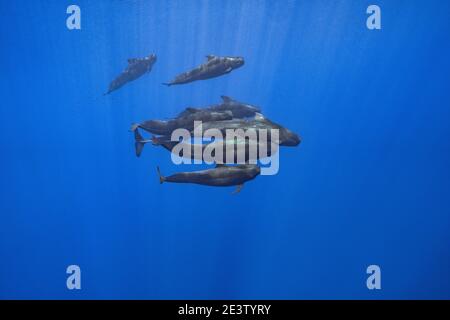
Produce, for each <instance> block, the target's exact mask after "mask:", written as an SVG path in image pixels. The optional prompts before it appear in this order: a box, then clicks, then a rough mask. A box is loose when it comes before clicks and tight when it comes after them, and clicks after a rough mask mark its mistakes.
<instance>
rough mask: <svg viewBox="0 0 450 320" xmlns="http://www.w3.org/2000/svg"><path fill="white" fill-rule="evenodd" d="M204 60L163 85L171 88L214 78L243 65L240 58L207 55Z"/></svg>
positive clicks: (242, 59)
mask: <svg viewBox="0 0 450 320" xmlns="http://www.w3.org/2000/svg"><path fill="white" fill-rule="evenodd" d="M206 58H207V61H206V62H205V63H203V64H201V65H200V66H198V67H197V68H195V69H193V70H191V71H187V72H183V73H181V74H179V75H178V76H176V77H175V79H174V80H172V81H170V82H168V83H163V84H164V85H166V86H172V85H176V84H184V83H189V82H193V81H197V80H206V79H211V78H216V77H220V76H222V75H224V74H227V73H230V72H231V71H233V70H234V69H237V68H239V67H241V66H242V65H244V58H242V57H218V56H214V55H208V56H206Z"/></svg>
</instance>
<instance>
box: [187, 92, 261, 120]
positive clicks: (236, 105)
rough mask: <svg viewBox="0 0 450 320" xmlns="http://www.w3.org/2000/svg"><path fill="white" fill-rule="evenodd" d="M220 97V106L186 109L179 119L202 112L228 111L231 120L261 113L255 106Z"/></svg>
mask: <svg viewBox="0 0 450 320" xmlns="http://www.w3.org/2000/svg"><path fill="white" fill-rule="evenodd" d="M220 97H221V98H222V103H220V104H215V105H211V106H208V107H205V108H186V109H185V110H184V111H183V112H181V113H180V114H179V117H180V116H183V115H186V114H192V113H195V112H201V111H204V110H208V111H216V112H224V111H230V112H231V113H232V114H233V118H235V119H242V118H248V117H254V116H255V115H256V114H259V113H261V109H260V108H259V107H257V106H253V105H251V104H248V103H243V102H240V101H237V100H235V99H232V98H230V97H227V96H220Z"/></svg>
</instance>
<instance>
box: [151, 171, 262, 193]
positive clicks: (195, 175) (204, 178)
mask: <svg viewBox="0 0 450 320" xmlns="http://www.w3.org/2000/svg"><path fill="white" fill-rule="evenodd" d="M157 170H158V175H159V182H160V183H163V182H174V183H194V184H201V185H206V186H214V187H228V186H237V189H236V191H235V193H237V192H239V191H241V189H242V186H243V185H244V183H245V182H247V181H250V180H253V179H254V178H256V177H257V176H258V175H259V174H260V173H261V169H260V168H259V167H258V166H257V165H255V164H241V165H237V166H227V165H223V164H218V165H216V167H215V168H213V169H207V170H200V171H193V172H179V173H175V174H173V175H171V176H168V177H165V176H163V175H162V174H161V171H160V170H159V167H157Z"/></svg>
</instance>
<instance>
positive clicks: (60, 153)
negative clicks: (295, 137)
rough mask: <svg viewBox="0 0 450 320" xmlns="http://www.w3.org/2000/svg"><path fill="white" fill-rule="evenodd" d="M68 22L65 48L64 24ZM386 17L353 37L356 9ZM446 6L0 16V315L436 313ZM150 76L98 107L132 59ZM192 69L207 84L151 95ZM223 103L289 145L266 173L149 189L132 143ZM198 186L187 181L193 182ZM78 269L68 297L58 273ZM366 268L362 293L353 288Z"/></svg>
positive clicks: (449, 282) (449, 294) (147, 162)
mask: <svg viewBox="0 0 450 320" xmlns="http://www.w3.org/2000/svg"><path fill="white" fill-rule="evenodd" d="M71 4H76V5H78V6H79V7H80V8H81V30H68V29H67V28H66V19H67V17H68V15H67V14H66V8H67V7H68V6H69V5H71ZM371 4H377V5H379V6H380V8H381V10H382V29H381V30H368V29H367V27H366V19H367V17H368V15H367V14H366V9H367V7H368V6H369V5H371ZM449 13H450V3H449V2H448V1H444V0H442V1H430V0H428V1H425V0H423V1H422V0H415V1H400V0H397V1H385V0H377V1H365V0H361V1H350V0H346V1H344V0H341V1H326V0H322V1H318V0H314V1H309V0H308V1H306V0H305V1H301V0H295V1H294V0H279V1H271V0H270V1H269V0H267V1H263V0H259V1H256V0H245V1H233V0H228V1H225V0H220V1H219V0H215V1H211V0H202V1H201V0H189V1H181V0H180V1H174V0H170V1H156V0H155V1H153V0H152V1H117V0H115V1H114V0H111V1H106V0H102V1H87V0H76V1H60V0H52V1H50V0H49V1H31V0H30V1H24V0H20V1H1V2H0V17H1V18H0V48H1V50H0V70H1V78H0V79H1V85H0V93H1V95H0V96H1V98H2V99H1V103H0V105H1V107H0V123H1V125H0V146H1V158H0V171H1V179H0V214H1V222H0V298H2V299H13V298H19V299H28V298H35V299H45V298H55V299H106V298H112V299H117V298H123V299H209V298H211V299H219V298H220V299H317V298H318V299H335V298H339V299H352V298H360V299H378V298H383V299H391V298H396V299H411V298H427V299H428V298H447V299H448V298H450V273H449V270H450V252H449V244H450V234H449V232H450V197H449V191H450V168H449V163H450V141H449V136H450V126H449V119H450V91H449V80H450V79H449V74H450V62H449V59H448V58H449V57H450V45H449V44H450V42H449V41H448V40H449V34H450V20H449V19H448V17H449ZM150 53H155V54H157V56H158V61H157V62H156V64H155V65H154V67H153V70H152V72H151V73H150V74H147V75H145V76H144V77H142V78H140V79H138V80H137V81H135V82H133V83H131V84H128V85H126V86H125V87H123V88H122V89H120V90H118V91H116V92H114V93H113V94H111V95H109V96H105V97H103V96H102V93H103V92H105V91H106V89H107V86H108V84H109V82H110V81H111V80H112V79H113V78H114V77H115V76H117V75H118V74H119V73H120V72H121V71H122V70H123V69H124V68H125V66H126V60H127V59H128V58H131V57H141V56H145V55H148V54H150ZM207 54H216V55H231V56H234V55H236V56H243V57H245V61H246V63H245V65H244V66H243V67H242V68H240V69H238V70H235V71H233V72H232V73H230V74H228V75H226V76H223V77H219V78H215V79H212V80H208V81H199V82H194V83H191V84H187V85H183V86H174V87H170V88H167V87H164V86H162V85H161V82H165V81H167V80H170V79H172V78H173V77H174V76H175V75H176V74H178V73H180V72H182V71H185V70H188V69H190V68H192V67H194V66H196V65H198V64H200V63H202V62H203V61H204V59H205V58H204V56H205V55H207ZM220 95H228V96H231V97H233V98H236V99H238V100H240V101H244V102H248V103H252V104H255V105H258V106H260V107H261V108H262V109H263V112H264V114H265V115H266V116H267V117H269V118H270V119H272V120H274V121H276V122H279V123H281V124H283V125H284V126H286V127H288V128H289V129H291V130H293V131H295V132H297V133H299V134H300V135H301V136H302V138H303V141H302V143H301V144H300V146H299V147H297V148H283V149H282V150H281V154H280V171H279V173H278V174H277V175H275V176H260V177H258V178H257V179H255V180H254V181H251V182H249V183H247V184H246V185H245V186H244V188H243V189H242V191H241V193H240V194H238V195H231V192H232V191H233V188H212V187H205V186H198V185H176V184H163V185H160V184H159V182H158V177H157V174H156V169H155V168H156V166H157V165H159V166H160V167H161V170H162V172H163V173H165V174H171V173H174V172H177V171H184V170H193V168H192V167H188V168H184V167H178V166H176V165H174V164H173V163H172V162H171V160H170V155H169V153H168V152H167V151H166V150H163V149H162V148H156V147H153V146H146V147H145V149H144V152H143V155H142V157H141V158H136V156H135V154H134V146H133V136H132V134H131V133H130V132H129V131H128V129H129V127H130V125H131V123H133V122H138V121H142V120H147V119H158V118H168V117H171V116H175V115H176V114H177V113H178V112H180V111H181V110H183V109H184V108H185V107H187V106H194V107H198V106H207V105H210V104H215V103H218V102H219V101H220ZM194 169H195V167H194ZM71 264H76V265H79V266H80V268H81V275H82V277H81V283H82V288H81V290H68V289H67V288H66V278H67V276H68V275H67V274H66V268H67V266H68V265H71ZM372 264H376V265H379V266H380V268H381V274H382V278H381V279H382V280H381V283H382V288H381V290H368V289H367V287H366V279H367V277H368V275H367V274H366V268H367V266H369V265H372Z"/></svg>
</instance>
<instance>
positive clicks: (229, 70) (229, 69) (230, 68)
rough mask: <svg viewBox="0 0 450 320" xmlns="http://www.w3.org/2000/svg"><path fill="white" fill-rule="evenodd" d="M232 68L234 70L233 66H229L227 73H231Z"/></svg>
mask: <svg viewBox="0 0 450 320" xmlns="http://www.w3.org/2000/svg"><path fill="white" fill-rule="evenodd" d="M231 70H233V68H232V67H228V68H227V69H226V70H225V73H230V72H231Z"/></svg>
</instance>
